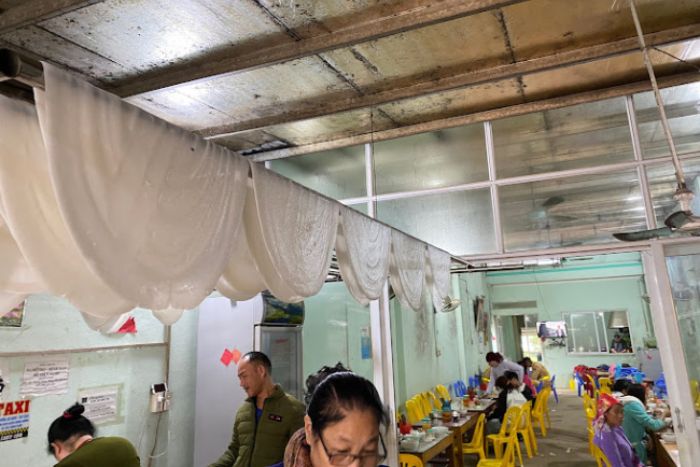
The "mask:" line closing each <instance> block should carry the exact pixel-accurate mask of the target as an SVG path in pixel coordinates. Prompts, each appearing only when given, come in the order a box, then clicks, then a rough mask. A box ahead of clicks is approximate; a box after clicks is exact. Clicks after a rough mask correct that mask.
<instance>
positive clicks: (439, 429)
mask: <svg viewBox="0 0 700 467" xmlns="http://www.w3.org/2000/svg"><path fill="white" fill-rule="evenodd" d="M448 431H450V429H449V428H447V427H446V426H434V427H433V433H435V434H437V435H444V434H445V433H447V432H448Z"/></svg>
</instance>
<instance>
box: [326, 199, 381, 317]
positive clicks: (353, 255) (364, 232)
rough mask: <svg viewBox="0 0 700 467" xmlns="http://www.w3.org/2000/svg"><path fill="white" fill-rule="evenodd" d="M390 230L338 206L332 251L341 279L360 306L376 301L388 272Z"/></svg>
mask: <svg viewBox="0 0 700 467" xmlns="http://www.w3.org/2000/svg"><path fill="white" fill-rule="evenodd" d="M390 250H391V229H390V228H389V227H386V226H385V225H382V224H380V223H379V222H375V221H373V220H372V219H370V218H368V217H367V216H363V215H362V214H360V213H358V212H356V211H355V210H354V209H352V208H347V207H341V209H340V221H339V222H338V237H337V239H336V242H335V252H336V255H337V256H338V265H339V266H340V274H341V276H342V278H343V282H345V285H346V286H347V288H348V290H349V291H350V294H352V296H353V297H355V300H357V301H358V302H360V303H361V304H362V305H367V304H368V303H369V301H370V300H376V299H378V298H379V297H380V295H381V293H382V288H383V287H384V283H385V282H386V279H387V276H388V275H389V252H390Z"/></svg>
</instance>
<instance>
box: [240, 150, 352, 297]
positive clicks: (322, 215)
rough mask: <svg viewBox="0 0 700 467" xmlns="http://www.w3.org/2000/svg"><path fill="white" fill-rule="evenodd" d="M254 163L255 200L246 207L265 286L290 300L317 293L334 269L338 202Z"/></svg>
mask: <svg viewBox="0 0 700 467" xmlns="http://www.w3.org/2000/svg"><path fill="white" fill-rule="evenodd" d="M251 168H252V173H253V188H254V192H255V205H254V206H252V205H247V206H246V213H245V219H246V221H245V227H246V235H247V237H248V243H249V245H250V249H251V253H252V254H253V257H254V258H255V262H256V264H257V266H258V270H259V272H260V274H261V275H262V277H263V279H264V281H265V285H266V286H267V288H268V289H269V290H270V292H272V294H273V295H274V296H275V297H277V298H278V299H280V300H283V301H286V302H298V301H301V300H303V299H304V298H306V297H310V296H311V295H315V294H316V293H318V291H319V290H321V287H322V286H323V283H324V281H325V279H326V276H327V273H328V267H329V265H330V261H331V254H332V252H333V245H334V243H335V236H336V230H337V226H338V209H339V208H338V205H337V204H336V203H334V202H332V201H330V200H328V199H326V198H323V197H322V196H319V195H318V194H316V193H314V192H312V191H310V190H307V189H305V188H303V187H301V186H299V185H297V184H295V183H293V182H292V181H290V180H288V179H286V178H284V177H281V176H279V175H277V174H275V173H273V172H271V171H269V170H267V169H265V168H263V167H261V166H260V165H259V164H256V163H252V164H251ZM253 208H254V209H253Z"/></svg>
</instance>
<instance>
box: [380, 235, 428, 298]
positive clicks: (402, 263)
mask: <svg viewBox="0 0 700 467" xmlns="http://www.w3.org/2000/svg"><path fill="white" fill-rule="evenodd" d="M424 268H425V243H422V242H419V241H418V240H414V239H413V238H411V237H409V236H408V235H406V234H404V233H401V232H399V231H398V230H392V232H391V266H390V267H389V282H390V283H391V287H392V288H393V289H394V292H395V293H396V296H397V297H398V299H399V301H400V302H401V305H403V306H405V307H408V308H412V309H413V310H415V311H419V310H421V309H422V308H423V286H424V285H425V284H424V280H425V272H424Z"/></svg>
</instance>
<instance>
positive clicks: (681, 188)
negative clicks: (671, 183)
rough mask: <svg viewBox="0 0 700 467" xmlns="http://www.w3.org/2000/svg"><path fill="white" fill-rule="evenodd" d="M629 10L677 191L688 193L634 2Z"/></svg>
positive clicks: (632, 1)
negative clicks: (676, 182)
mask: <svg viewBox="0 0 700 467" xmlns="http://www.w3.org/2000/svg"><path fill="white" fill-rule="evenodd" d="M630 10H631V11H632V19H633V20H634V27H635V29H636V30H637V39H638V40H639V47H640V49H642V55H643V56H644V65H645V66H646V68H647V73H648V74H649V80H650V81H651V87H652V88H653V90H654V97H655V98H656V105H657V107H658V108H659V115H660V116H661V126H662V127H663V130H664V134H665V135H666V141H667V142H668V147H669V149H670V150H671V159H672V160H673V166H674V167H675V169H676V180H677V181H678V191H686V192H687V191H688V189H687V187H686V184H685V175H684V174H683V168H682V167H681V162H680V160H679V159H678V154H677V153H676V145H675V144H674V142H673V135H672V134H671V127H670V125H669V124H668V119H667V118H666V110H665V108H664V101H663V98H662V97H661V92H660V91H659V86H658V84H657V82H656V74H655V73H654V67H653V66H652V64H651V59H650V58H649V51H648V49H647V45H646V43H645V41H644V33H643V31H642V25H641V23H640V22H639V16H638V15H637V6H636V5H635V0H630Z"/></svg>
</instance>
